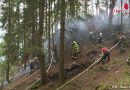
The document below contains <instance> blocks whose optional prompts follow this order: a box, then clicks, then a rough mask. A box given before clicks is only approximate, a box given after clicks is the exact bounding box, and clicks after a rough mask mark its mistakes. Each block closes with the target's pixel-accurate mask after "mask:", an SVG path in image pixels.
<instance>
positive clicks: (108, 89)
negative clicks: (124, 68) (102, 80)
mask: <svg viewBox="0 0 130 90" xmlns="http://www.w3.org/2000/svg"><path fill="white" fill-rule="evenodd" d="M95 90H112V89H111V86H109V85H105V84H99V85H97V87H96V88H95Z"/></svg>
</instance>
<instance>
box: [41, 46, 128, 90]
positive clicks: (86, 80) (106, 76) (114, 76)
mask: <svg viewBox="0 0 130 90" xmlns="http://www.w3.org/2000/svg"><path fill="white" fill-rule="evenodd" d="M106 46H108V45H106ZM111 46H112V45H111V44H110V45H109V46H108V47H109V48H110V47H111ZM129 51H130V48H127V50H126V52H125V54H120V53H119V50H118V48H117V47H116V48H115V49H113V50H112V51H111V61H110V63H109V64H108V66H109V68H110V70H109V71H104V70H102V69H101V68H100V67H101V65H100V64H97V65H95V66H94V67H93V68H91V69H90V70H89V71H88V72H85V73H84V74H82V75H81V76H80V77H78V78H77V79H75V80H74V81H72V82H70V83H69V84H67V85H65V86H64V87H63V88H62V89H61V90H95V88H96V87H97V86H98V85H103V86H105V87H106V86H110V87H111V88H112V89H111V90H130V88H129V87H130V66H129V65H127V63H126V60H127V58H128V56H129V55H130V52H129ZM55 88H56V87H55V86H52V87H48V88H45V87H44V86H43V87H41V88H40V89H39V90H55ZM103 90H109V89H103Z"/></svg>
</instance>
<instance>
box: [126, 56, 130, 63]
mask: <svg viewBox="0 0 130 90" xmlns="http://www.w3.org/2000/svg"><path fill="white" fill-rule="evenodd" d="M127 64H128V65H130V56H129V57H128V58H127Z"/></svg>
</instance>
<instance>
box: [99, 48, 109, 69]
mask: <svg viewBox="0 0 130 90" xmlns="http://www.w3.org/2000/svg"><path fill="white" fill-rule="evenodd" d="M100 48H101V52H102V55H101V62H102V68H103V69H104V70H108V69H109V68H108V67H107V66H106V64H107V63H108V62H110V53H109V50H108V48H106V47H103V46H100Z"/></svg>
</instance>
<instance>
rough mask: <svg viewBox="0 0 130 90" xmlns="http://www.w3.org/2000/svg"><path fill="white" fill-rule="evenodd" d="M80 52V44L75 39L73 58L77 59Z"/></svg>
mask: <svg viewBox="0 0 130 90" xmlns="http://www.w3.org/2000/svg"><path fill="white" fill-rule="evenodd" d="M78 53H79V45H78V44H77V42H76V41H73V43H72V59H75V60H77V56H78Z"/></svg>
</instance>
